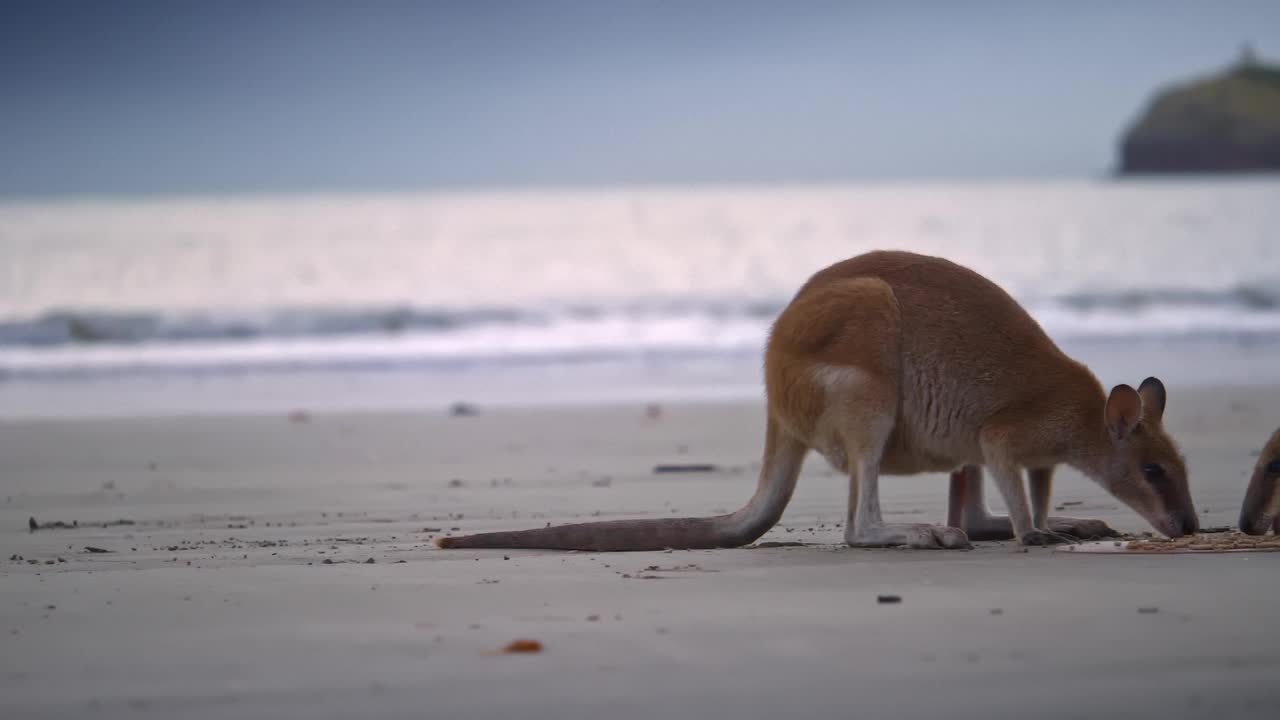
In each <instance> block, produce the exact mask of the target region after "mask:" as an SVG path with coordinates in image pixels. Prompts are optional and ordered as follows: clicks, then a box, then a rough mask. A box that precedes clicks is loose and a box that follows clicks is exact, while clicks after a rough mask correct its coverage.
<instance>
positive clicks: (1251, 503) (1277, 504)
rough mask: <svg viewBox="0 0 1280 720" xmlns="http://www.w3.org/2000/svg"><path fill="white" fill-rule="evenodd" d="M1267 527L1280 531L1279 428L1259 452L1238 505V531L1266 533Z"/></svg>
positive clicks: (1254, 533)
mask: <svg viewBox="0 0 1280 720" xmlns="http://www.w3.org/2000/svg"><path fill="white" fill-rule="evenodd" d="M1268 530H1275V531H1276V534H1277V535H1280V430H1276V432H1275V434H1274V435H1272V436H1271V439H1270V440H1268V441H1267V445H1266V447H1264V448H1262V453H1261V454H1260V455H1258V462H1257V464H1256V465H1254V467H1253V477H1252V478H1250V479H1249V489H1248V490H1247V491H1245V495H1244V505H1243V506H1242V507H1241V508H1240V531H1241V532H1245V533H1248V534H1250V535H1266V534H1267V531H1268Z"/></svg>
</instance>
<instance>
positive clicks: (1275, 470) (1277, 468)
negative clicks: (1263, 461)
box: [1267, 460, 1280, 475]
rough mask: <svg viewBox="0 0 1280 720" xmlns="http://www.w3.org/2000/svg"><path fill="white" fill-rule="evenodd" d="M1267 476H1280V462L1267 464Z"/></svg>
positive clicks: (1273, 461) (1274, 461)
mask: <svg viewBox="0 0 1280 720" xmlns="http://www.w3.org/2000/svg"><path fill="white" fill-rule="evenodd" d="M1267 474H1268V475H1280V460H1272V461H1271V462H1269V463H1267Z"/></svg>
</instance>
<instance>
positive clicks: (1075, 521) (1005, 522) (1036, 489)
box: [948, 465, 1119, 540]
mask: <svg viewBox="0 0 1280 720" xmlns="http://www.w3.org/2000/svg"><path fill="white" fill-rule="evenodd" d="M1027 484H1028V486H1029V488H1030V491H1031V493H1030V494H1031V516H1032V525H1033V526H1035V527H1038V528H1041V529H1043V530H1048V531H1050V532H1053V533H1058V534H1061V535H1070V536H1072V537H1075V538H1080V539H1083V540H1092V539H1098V538H1107V537H1118V536H1119V533H1117V532H1116V531H1115V530H1113V529H1112V528H1111V526H1109V525H1107V524H1106V523H1105V522H1103V521H1101V520H1090V519H1084V518H1071V517H1056V516H1051V515H1048V510H1049V505H1050V496H1051V494H1052V489H1053V468H1034V469H1031V470H1028V471H1027ZM948 506H949V508H950V510H949V514H948V524H949V525H952V526H954V527H959V528H961V529H963V530H964V531H965V533H966V534H968V536H969V539H970V540H1010V539H1012V538H1013V523H1012V522H1010V521H1009V516H1008V515H993V514H992V513H991V510H990V509H989V508H988V507H987V503H986V497H985V492H984V485H983V478H982V468H980V467H978V466H976V465H970V466H966V467H964V468H961V469H960V470H957V471H955V472H953V473H952V474H951V496H950V497H949V498H948Z"/></svg>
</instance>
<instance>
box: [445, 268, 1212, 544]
mask: <svg viewBox="0 0 1280 720" xmlns="http://www.w3.org/2000/svg"><path fill="white" fill-rule="evenodd" d="M765 391H766V396H767V402H768V408H767V410H768V412H767V422H766V427H765V437H764V457H763V462H762V464H761V469H760V479H759V482H758V484H757V486H756V491H755V494H754V495H753V496H752V498H751V500H750V501H749V502H748V503H747V504H746V506H745V507H743V508H741V509H740V510H737V511H736V512H732V513H729V514H727V515H719V516H713V517H694V518H665V519H647V520H612V521H606V522H593V523H579V524H573V525H561V526H555V527H546V528H538V529H533V530H523V531H517V532H492V533H482V534H478V535H466V536H461V537H445V538H439V539H438V540H437V541H436V542H437V544H438V545H439V546H440V547H444V548H554V549H565V550H661V549H666V548H676V549H680V548H711V547H736V546H740V545H745V544H747V543H750V542H752V541H754V540H755V539H756V538H758V537H760V536H761V535H763V534H764V533H765V532H766V531H768V530H769V528H771V527H773V525H774V524H775V523H777V522H778V519H779V518H780V517H781V516H782V511H783V509H784V508H785V507H786V505H787V502H788V501H789V500H790V498H791V493H792V490H793V489H794V488H795V484H796V478H797V476H798V475H799V474H800V467H801V464H802V463H803V461H804V458H805V455H806V454H807V453H808V452H809V450H816V451H817V452H818V453H820V454H821V455H823V456H824V457H825V458H826V459H827V461H828V462H830V463H831V465H832V466H834V467H836V468H837V469H839V470H841V471H842V472H846V473H848V476H849V505H848V515H847V520H846V523H845V541H846V542H847V543H848V544H850V545H854V546H863V547H883V546H889V545H907V546H910V547H919V548H936V547H945V548H956V547H967V546H968V545H969V542H968V538H967V537H966V535H965V533H964V531H963V530H961V529H959V528H955V527H942V526H932V525H926V524H889V523H885V522H884V521H883V519H882V517H881V513H880V490H879V488H880V476H881V475H909V474H915V473H923V472H953V471H956V470H957V469H962V468H966V467H973V466H983V467H985V468H986V469H987V472H989V473H990V475H991V477H992V480H993V481H994V482H995V484H996V487H997V488H999V490H1000V493H1001V495H1002V496H1003V497H1004V501H1005V505H1006V506H1007V507H1008V509H1009V523H1010V529H1011V531H1012V535H1013V536H1014V537H1017V538H1018V540H1019V541H1021V542H1022V543H1023V544H1049V543H1056V542H1065V541H1068V540H1069V538H1066V537H1064V536H1062V535H1060V534H1057V533H1054V532H1053V531H1052V530H1050V529H1049V528H1048V527H1046V526H1045V514H1044V513H1043V512H1040V508H1037V513H1036V515H1035V516H1033V515H1032V512H1031V510H1030V508H1029V507H1028V503H1027V496H1026V491H1025V489H1024V487H1023V483H1022V475H1021V473H1022V471H1023V469H1031V470H1039V469H1045V468H1052V467H1053V466H1055V465H1058V464H1062V463H1065V464H1068V465H1071V466H1072V467H1075V468H1077V469H1079V470H1080V471H1081V472H1083V473H1084V474H1085V475H1086V476H1088V477H1090V478H1092V479H1093V480H1095V481H1097V482H1098V483H1100V484H1101V485H1102V486H1103V487H1104V488H1106V489H1107V491H1108V492H1110V493H1111V494H1112V495H1114V496H1115V497H1117V498H1119V499H1120V500H1121V501H1123V502H1124V503H1125V504H1127V505H1129V506H1130V507H1131V508H1133V509H1134V510H1136V511H1137V512H1138V513H1139V514H1141V515H1142V516H1143V517H1144V518H1146V519H1147V521H1148V522H1150V523H1151V524H1152V525H1153V526H1154V527H1155V528H1156V529H1157V530H1159V531H1160V532H1161V533H1164V534H1165V535H1169V536H1178V535H1183V534H1187V533H1192V532H1195V531H1196V529H1197V528H1198V524H1197V519H1196V513H1195V508H1194V506H1193V504H1192V501H1191V494H1190V492H1189V490H1188V487H1187V473H1186V466H1185V464H1184V462H1183V459H1182V457H1181V455H1180V454H1179V452H1178V449H1177V447H1176V445H1175V444H1174V443H1173V441H1172V440H1171V439H1170V438H1169V436H1168V435H1166V434H1165V432H1164V428H1163V427H1162V425H1161V417H1162V415H1163V413H1164V408H1165V389H1164V386H1163V385H1162V384H1161V383H1160V381H1159V380H1156V379H1155V378H1148V379H1147V380H1146V381H1144V382H1143V383H1142V384H1141V386H1140V387H1139V388H1138V389H1137V390H1134V389H1133V388H1132V387H1130V386H1128V385H1117V386H1116V387H1114V388H1112V390H1111V393H1110V394H1109V395H1108V394H1107V393H1106V392H1104V390H1103V388H1102V385H1101V384H1100V383H1099V382H1098V380H1097V378H1095V377H1094V375H1093V373H1092V372H1090V371H1089V369H1088V368H1087V367H1085V366H1084V365H1082V364H1081V363H1079V362H1076V361H1075V360H1073V359H1071V358H1070V357H1068V356H1067V355H1066V354H1064V353H1063V352H1062V351H1061V350H1060V349H1059V348H1058V346H1057V345H1055V344H1054V342H1053V341H1052V340H1051V339H1049V336H1048V335H1047V334H1046V333H1045V332H1044V330H1043V329H1042V328H1041V327H1040V326H1039V324H1037V323H1036V321H1035V320H1034V319H1032V317H1031V316H1030V315H1029V314H1027V312H1026V311H1025V310H1023V309H1022V307H1021V306H1019V305H1018V303H1017V302H1016V301H1015V300H1014V299H1013V298H1012V297H1010V296H1009V295H1008V294H1007V293H1005V292H1004V290H1002V289H1000V287H998V286H997V285H995V284H994V283H992V282H991V281H989V280H987V279H986V278H984V277H982V276H981V275H979V274H978V273H975V272H973V271H972V270H969V269H967V268H964V267H961V266H960V265H957V264H955V263H952V262H950V261H948V260H944V259H942V258H936V257H928V256H924V255H917V254H913V253H907V252H889V251H878V252H871V253H867V254H865V255H859V256H857V257H854V258H851V259H849V260H845V261H843V262H839V263H836V264H835V265H832V266H830V267H828V268H826V269H824V270H822V271H820V272H818V273H817V274H815V275H814V276H813V277H812V278H810V279H809V281H808V282H807V283H805V285H804V286H803V287H801V288H800V290H799V292H798V293H797V294H796V296H795V297H794V298H793V299H792V301H791V303H790V304H788V305H787V307H786V308H785V309H783V311H782V313H781V314H780V315H779V316H778V319H777V320H776V321H775V322H774V325H773V328H772V330H771V332H770V335H769V340H768V346H767V348H766V350H765ZM975 484H976V485H979V486H980V484H981V483H980V482H979V483H975ZM1046 506H1047V503H1046Z"/></svg>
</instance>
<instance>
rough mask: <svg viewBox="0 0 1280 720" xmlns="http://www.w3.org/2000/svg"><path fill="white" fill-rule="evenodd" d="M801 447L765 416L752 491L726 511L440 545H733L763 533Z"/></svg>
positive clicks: (792, 477)
mask: <svg viewBox="0 0 1280 720" xmlns="http://www.w3.org/2000/svg"><path fill="white" fill-rule="evenodd" d="M806 451H807V448H806V447H805V446H804V445H803V444H802V443H801V442H800V441H798V440H796V439H794V438H792V437H790V436H788V435H786V434H785V433H783V432H781V431H780V430H779V429H778V427H777V423H775V422H774V421H773V418H770V419H769V423H768V427H767V430H766V437H765V451H764V461H763V463H762V466H761V468H760V480H759V482H758V483H757V485H756V492H755V494H754V495H752V496H751V500H750V501H749V502H747V504H746V506H745V507H743V508H742V509H741V510H738V511H737V512H732V513H729V514H728V515H716V516H713V517H693V518H663V519H657V520H607V521H604V522H590V523H577V524H574V525H558V526H554V527H546V528H536V529H533V530H516V531H513V532H490V533H480V534H478V535H462V536H459V537H442V538H437V539H436V544H437V545H439V546H440V547H442V548H541V549H550V550H595V551H620V550H666V549H668V548H669V549H673V550H693V549H700V548H717V547H738V546H741V545H746V544H747V543H750V542H752V541H754V540H755V539H756V538H758V537H760V536H761V535H763V534H765V533H766V532H768V530H769V528H771V527H773V526H774V525H775V524H777V522H778V519H779V518H781V517H782V511H783V510H784V509H785V508H786V507H787V502H788V501H790V500H791V493H792V491H793V490H795V487H796V478H797V477H799V475H800V467H801V465H802V464H803V463H804V456H805V453H806Z"/></svg>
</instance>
